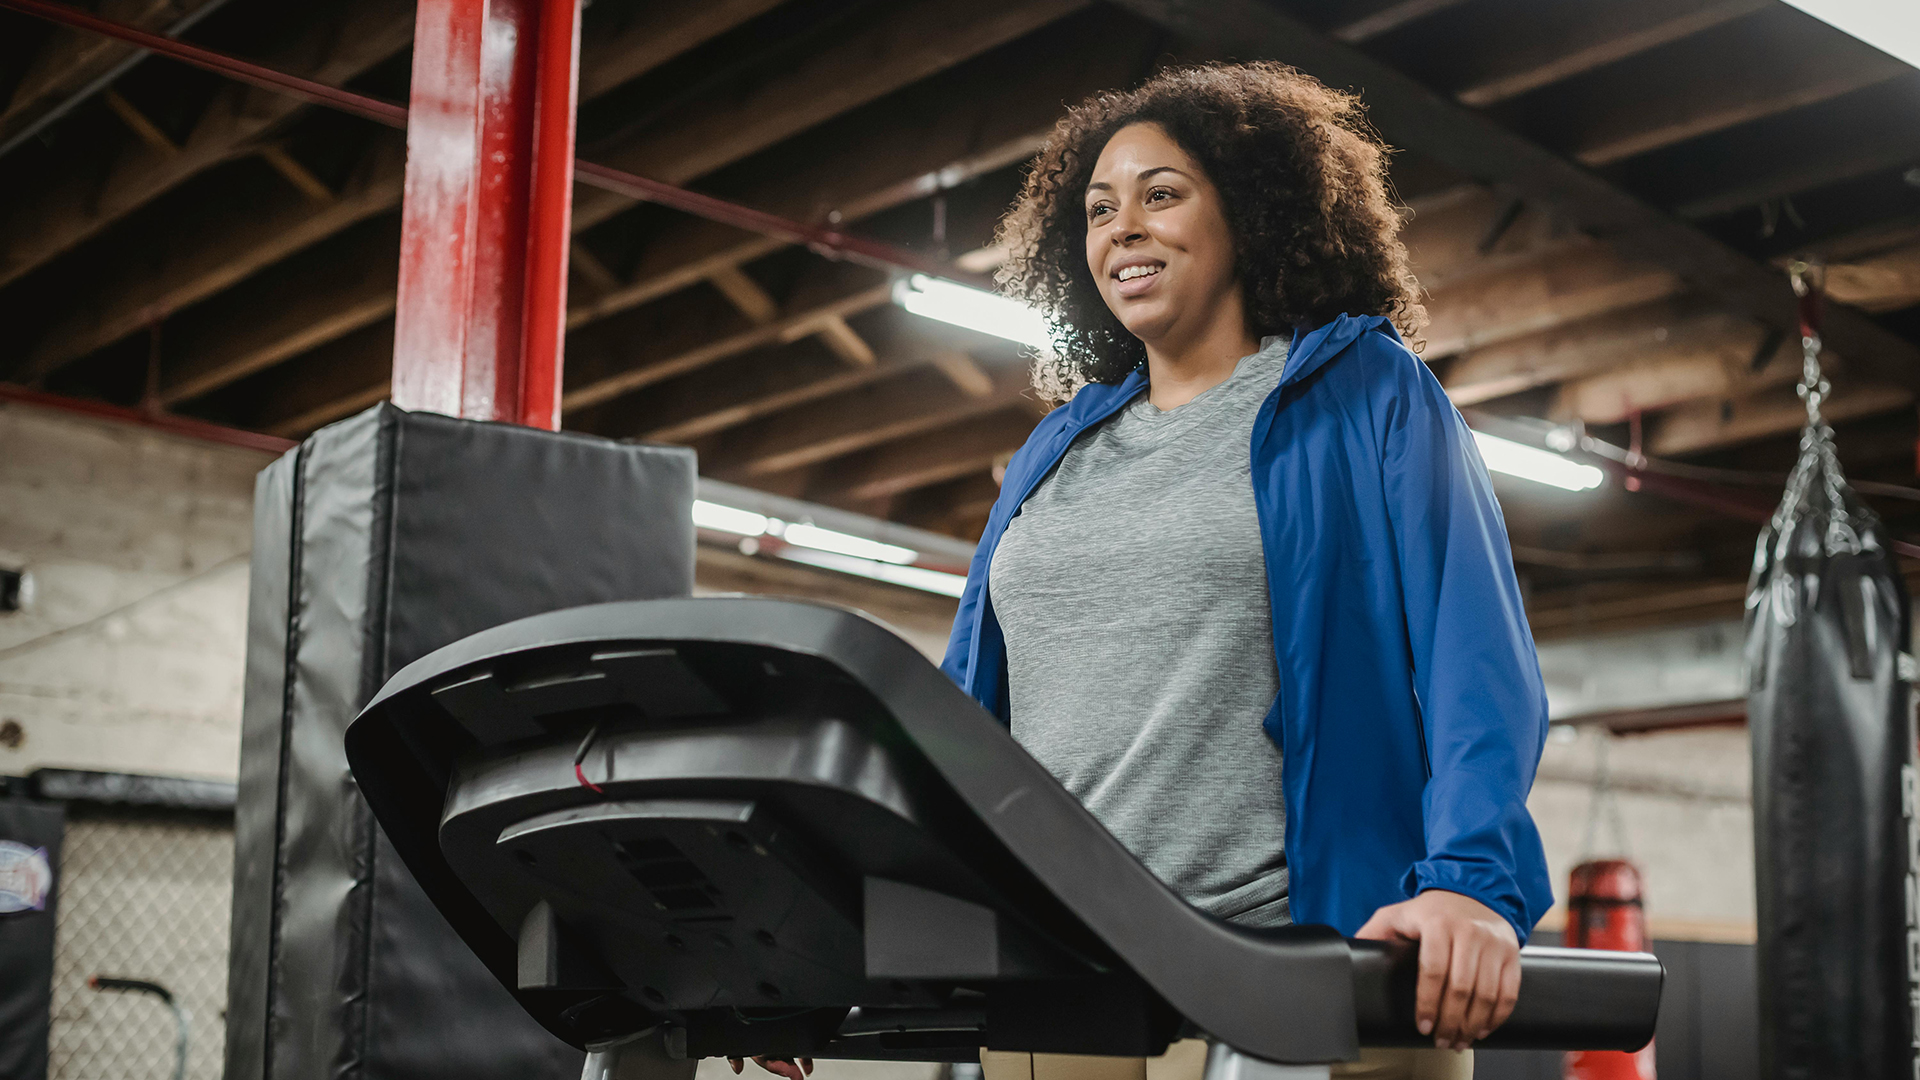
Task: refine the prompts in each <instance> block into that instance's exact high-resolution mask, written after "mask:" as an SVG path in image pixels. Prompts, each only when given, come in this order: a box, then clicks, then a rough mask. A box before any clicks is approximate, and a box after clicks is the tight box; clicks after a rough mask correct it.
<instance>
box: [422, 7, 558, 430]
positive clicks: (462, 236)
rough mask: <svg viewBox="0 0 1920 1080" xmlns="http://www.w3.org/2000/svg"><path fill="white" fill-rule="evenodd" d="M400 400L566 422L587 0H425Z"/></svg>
mask: <svg viewBox="0 0 1920 1080" xmlns="http://www.w3.org/2000/svg"><path fill="white" fill-rule="evenodd" d="M418 10H419V14H418V16H417V19H416V23H415V28H414V46H413V90H412V98H411V104H410V108H409V118H408V125H407V182H406V202H405V205H404V209H403V223H402V232H401V240H400V293H399V310H398V312H397V313H396V315H395V324H394V352H393V402H394V404H396V405H399V406H401V407H402V408H407V409H425V410H429V411H432V412H440V413H446V414H448V415H452V416H464V417H470V418H474V419H480V420H504V421H508V422H512V423H519V424H527V425H530V426H533V427H542V428H547V429H549V430H551V429H554V428H557V427H559V424H560V373H561V343H562V339H563V335H564V332H565V329H566V308H567V245H568V236H569V231H570V218H571V210H572V190H573V121H574V108H575V103H576V101H577V94H578V91H577V87H578V78H577V74H578V69H579V57H580V8H579V0H419V9H418Z"/></svg>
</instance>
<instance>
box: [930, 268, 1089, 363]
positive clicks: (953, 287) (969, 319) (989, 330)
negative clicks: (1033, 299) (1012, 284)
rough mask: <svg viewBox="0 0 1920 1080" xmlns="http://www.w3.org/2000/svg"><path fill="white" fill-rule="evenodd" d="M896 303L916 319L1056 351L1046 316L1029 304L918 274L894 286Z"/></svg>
mask: <svg viewBox="0 0 1920 1080" xmlns="http://www.w3.org/2000/svg"><path fill="white" fill-rule="evenodd" d="M893 302H894V303H896V304H898V305H900V306H901V307H903V308H906V309H907V310H908V311H911V312H913V313H914V314H915V315H923V316H925V317H927V318H929V319H938V320H940V321H941V322H944V323H952V324H953V325H955V326H964V327H966V328H967V329H969V330H978V331H979V332H980V333H983V334H992V335H993V336H994V337H1001V338H1006V339H1007V340H1008V341H1017V342H1019V343H1020V344H1022V345H1031V346H1033V347H1034V348H1036V349H1040V350H1043V351H1045V350H1051V349H1052V348H1053V338H1052V337H1051V336H1050V335H1049V334H1048V332H1047V319H1046V316H1044V315H1042V314H1040V313H1039V312H1038V311H1035V310H1034V309H1032V308H1030V307H1028V306H1026V305H1025V304H1022V303H1019V302H1017V301H1014V300H1009V299H1007V298H1006V297H1004V296H995V295H994V294H992V293H990V292H984V291H982V290H980V289H973V288H968V287H967V286H965V285H959V284H955V283H954V282H951V281H943V280H941V279H940V278H937V277H929V276H928V275H926V274H914V275H911V276H909V277H904V278H901V279H900V280H899V281H896V282H894V283H893Z"/></svg>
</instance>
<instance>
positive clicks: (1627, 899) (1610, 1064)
mask: <svg viewBox="0 0 1920 1080" xmlns="http://www.w3.org/2000/svg"><path fill="white" fill-rule="evenodd" d="M1568 876H1569V879H1570V880H1569V882H1568V888H1567V931H1566V946H1567V947H1568V948H1570V949H1619V950H1622V951H1624V952H1645V951H1646V949H1647V917H1646V913H1645V911H1643V910H1642V908H1641V905H1640V871H1639V870H1638V869H1636V868H1635V867H1634V865H1633V864H1632V863H1630V862H1628V861H1627V860H1625V859H1592V860H1589V861H1587V862H1583V863H1581V864H1580V865H1578V866H1576V867H1574V868H1573V873H1572V874H1570V875H1568ZM1564 1075H1565V1077H1566V1080H1654V1073H1653V1044H1652V1043H1651V1042H1649V1043H1648V1044H1647V1045H1645V1046H1643V1047H1641V1048H1640V1049H1639V1050H1638V1051H1636V1052H1634V1053H1627V1052H1626V1051H1623V1050H1583V1051H1578V1052H1575V1053H1571V1054H1568V1055H1567V1064H1566V1071H1565V1074H1564Z"/></svg>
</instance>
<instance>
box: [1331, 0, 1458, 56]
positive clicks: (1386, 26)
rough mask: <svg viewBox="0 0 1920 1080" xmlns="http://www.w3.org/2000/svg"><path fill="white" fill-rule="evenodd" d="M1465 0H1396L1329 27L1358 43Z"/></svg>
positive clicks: (1340, 37) (1341, 37) (1343, 38)
mask: <svg viewBox="0 0 1920 1080" xmlns="http://www.w3.org/2000/svg"><path fill="white" fill-rule="evenodd" d="M1464 2H1465V0H1393V2H1392V3H1389V4H1387V5H1386V6H1384V7H1382V8H1380V9H1379V10H1378V11H1375V12H1373V13H1371V14H1368V15H1364V16H1362V17H1360V18H1358V19H1354V20H1353V21H1351V22H1348V23H1343V24H1342V25H1340V26H1336V27H1334V28H1333V29H1332V30H1329V31H1327V33H1329V34H1331V35H1332V36H1333V37H1334V38H1335V39H1336V40H1339V41H1344V42H1346V43H1347V44H1349V45H1357V44H1359V43H1360V42H1362V41H1366V40H1367V39H1369V38H1376V37H1379V36H1380V35H1382V34H1386V33H1389V32H1391V31H1394V30H1398V29H1400V28H1401V27H1402V26H1406V25H1407V24H1409V23H1413V22H1418V21H1419V20H1421V19H1424V18H1426V17H1427V16H1429V15H1437V14H1439V13H1440V12H1442V11H1445V10H1447V9H1448V8H1450V7H1457V6H1458V5H1460V4H1462V3H1464Z"/></svg>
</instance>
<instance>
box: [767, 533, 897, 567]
mask: <svg viewBox="0 0 1920 1080" xmlns="http://www.w3.org/2000/svg"><path fill="white" fill-rule="evenodd" d="M780 538H781V539H782V540H785V541H786V542H787V543H789V544H795V545H798V546H800V547H807V548H813V549H814V550H816V551H831V552H834V553H836V554H839V555H850V556H852V557H853V558H856V559H873V560H875V561H878V562H884V563H894V564H896V565H899V566H905V565H906V564H908V563H910V562H912V561H913V560H915V559H917V558H919V557H920V553H919V552H917V551H915V550H913V549H912V548H904V547H900V546H899V545H897V544H883V543H881V542H879V541H878V540H868V539H867V538H866V537H864V536H854V535H852V534H851V533H843V532H838V531H836V530H833V529H823V528H821V527H819V526H818V525H805V524H802V525H789V526H787V528H786V531H785V532H783V533H782V534H781V536H780Z"/></svg>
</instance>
